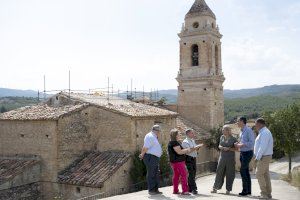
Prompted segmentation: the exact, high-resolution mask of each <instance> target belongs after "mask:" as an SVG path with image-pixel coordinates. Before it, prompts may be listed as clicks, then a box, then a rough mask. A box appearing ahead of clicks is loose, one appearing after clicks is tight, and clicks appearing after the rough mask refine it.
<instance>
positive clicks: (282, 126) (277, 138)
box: [265, 104, 300, 173]
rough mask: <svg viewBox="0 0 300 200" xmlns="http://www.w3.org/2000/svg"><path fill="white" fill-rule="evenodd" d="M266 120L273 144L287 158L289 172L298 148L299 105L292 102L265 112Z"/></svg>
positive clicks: (299, 131)
mask: <svg viewBox="0 0 300 200" xmlns="http://www.w3.org/2000/svg"><path fill="white" fill-rule="evenodd" d="M265 118H266V121H267V123H268V126H269V129H270V131H271V132H272V134H273V137H274V145H275V147H276V148H278V149H281V150H283V151H284V153H285V154H286V155H287V156H288V159H289V173H291V170H292V156H293V154H294V153H296V151H298V150H299V149H300V105H298V104H293V105H291V106H288V107H287V108H285V109H282V110H278V111H276V112H274V113H267V114H266V116H265Z"/></svg>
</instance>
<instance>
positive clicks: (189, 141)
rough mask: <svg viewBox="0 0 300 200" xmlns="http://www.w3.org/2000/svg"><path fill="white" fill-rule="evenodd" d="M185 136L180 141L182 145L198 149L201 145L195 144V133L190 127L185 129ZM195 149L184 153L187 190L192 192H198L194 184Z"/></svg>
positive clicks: (195, 170) (195, 167)
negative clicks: (187, 174) (187, 173)
mask: <svg viewBox="0 0 300 200" xmlns="http://www.w3.org/2000/svg"><path fill="white" fill-rule="evenodd" d="M185 134H186V138H185V139H184V140H183V142H182V147H183V148H185V149H187V148H197V149H196V150H199V148H200V147H201V145H196V142H195V140H194V139H195V133H194V131H193V130H192V129H187V130H186V131H185ZM196 158H197V151H193V152H191V153H189V154H187V155H186V162H185V163H186V167H187V169H188V171H189V177H188V185H189V190H190V192H192V193H193V194H198V191H197V185H196V180H195V179H196V172H197V161H196Z"/></svg>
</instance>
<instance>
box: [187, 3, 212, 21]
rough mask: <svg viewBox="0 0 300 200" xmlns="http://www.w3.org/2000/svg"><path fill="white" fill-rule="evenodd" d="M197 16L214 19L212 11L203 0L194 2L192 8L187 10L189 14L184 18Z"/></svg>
mask: <svg viewBox="0 0 300 200" xmlns="http://www.w3.org/2000/svg"><path fill="white" fill-rule="evenodd" d="M197 16H210V17H212V18H214V19H216V16H215V14H214V13H213V11H212V10H211V9H210V8H209V7H208V5H207V4H206V2H205V0H195V2H194V4H193V6H192V7H191V9H190V10H189V12H188V13H187V14H186V16H185V17H186V18H189V17H197Z"/></svg>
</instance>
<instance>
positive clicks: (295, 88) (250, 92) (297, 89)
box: [158, 84, 300, 103]
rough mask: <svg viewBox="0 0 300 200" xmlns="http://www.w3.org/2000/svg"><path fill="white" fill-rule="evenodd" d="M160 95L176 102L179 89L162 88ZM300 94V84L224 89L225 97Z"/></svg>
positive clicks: (171, 101)
mask: <svg viewBox="0 0 300 200" xmlns="http://www.w3.org/2000/svg"><path fill="white" fill-rule="evenodd" d="M158 92H159V96H160V97H166V98H167V100H168V102H170V103H175V102H176V99H177V90H175V89H170V90H160V91H158ZM295 94H300V84H299V85H271V86H265V87H262V88H254V89H242V90H224V97H225V99H237V98H249V97H256V96H262V95H263V96H265V95H268V96H278V97H284V96H289V95H295Z"/></svg>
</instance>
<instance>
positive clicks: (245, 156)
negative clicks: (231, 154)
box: [240, 151, 253, 193]
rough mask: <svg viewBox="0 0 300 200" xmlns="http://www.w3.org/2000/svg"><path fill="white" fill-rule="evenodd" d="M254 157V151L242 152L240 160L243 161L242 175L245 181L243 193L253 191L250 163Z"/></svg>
mask: <svg viewBox="0 0 300 200" xmlns="http://www.w3.org/2000/svg"><path fill="white" fill-rule="evenodd" d="M252 157H253V151H244V152H241V156H240V161H241V170H240V173H241V177H242V182H243V191H242V192H243V193H251V176H250V173H249V164H250V162H251V159H252Z"/></svg>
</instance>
